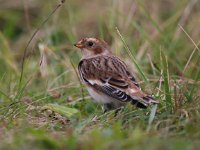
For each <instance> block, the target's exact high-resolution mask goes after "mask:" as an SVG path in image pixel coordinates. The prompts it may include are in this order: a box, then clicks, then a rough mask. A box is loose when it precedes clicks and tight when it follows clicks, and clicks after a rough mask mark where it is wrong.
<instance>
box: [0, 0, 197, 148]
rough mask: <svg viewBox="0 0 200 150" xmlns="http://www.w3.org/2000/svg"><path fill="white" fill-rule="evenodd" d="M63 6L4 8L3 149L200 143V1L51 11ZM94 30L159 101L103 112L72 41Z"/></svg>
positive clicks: (0, 28) (0, 25)
mask: <svg viewBox="0 0 200 150" xmlns="http://www.w3.org/2000/svg"><path fill="white" fill-rule="evenodd" d="M58 4H59V1H50V0H48V1H45V2H41V1H38V0H35V1H31V2H29V1H22V2H21V3H18V2H17V1H14V0H11V1H5V2H2V4H1V6H0V7H1V9H0V85H1V86H0V149H29V148H30V149H97V150H98V149H150V150H151V149H152V150H155V149H164V150H175V149H187V150H190V149H191V150H195V149H198V148H199V147H200V140H199V139H200V121H199V120H200V101H199V100H200V94H199V92H200V90H199V89H200V69H199V65H200V57H199V56H200V52H199V44H198V43H199V35H200V29H199V23H200V20H199V15H200V11H199V7H200V3H199V1H197V0H183V1H172V0H168V1H164V2H163V1H156V0H154V1H151V2H149V1H145V0H141V1H139V0H137V1H131V0H127V1H120V0H113V1H106V0H102V1H97V0H94V1H88V2H82V1H79V0H77V1H72V0H68V1H66V2H65V3H63V4H62V6H61V7H59V9H58V10H57V11H56V12H55V13H54V14H53V15H52V16H50V17H49V18H48V14H50V13H51V12H52V11H53V10H54V9H55V8H56V6H58ZM47 18H48V20H47V21H45V20H46V19H47ZM43 22H45V23H44V24H43ZM116 27H117V30H116ZM38 28H39V30H38V32H37V34H35V36H34V38H33V40H32V41H31V42H30V44H29V45H28V48H27V49H26V50H27V52H26V55H25V56H26V57H24V58H25V61H24V62H25V63H24V66H23V71H22V68H21V67H22V60H23V55H24V50H25V48H26V46H27V43H28V41H29V39H31V35H33V34H34V32H35V31H37V29H38ZM91 36H92V37H101V38H102V39H105V40H106V41H107V42H108V43H109V45H110V46H111V48H112V50H113V52H114V53H115V54H117V55H118V56H119V57H120V58H122V59H123V60H125V62H126V63H127V64H128V66H129V67H130V68H132V69H133V70H134V72H133V73H134V74H135V75H136V77H137V80H138V82H139V83H140V84H141V87H142V89H143V90H145V91H146V92H147V93H149V94H153V96H154V97H155V98H156V99H157V100H158V101H159V102H160V104H159V105H158V106H157V108H156V107H151V108H148V109H147V110H141V109H136V108H135V107H134V106H131V105H130V104H128V105H127V106H126V107H125V108H123V109H122V110H120V112H119V113H118V115H115V113H114V112H113V111H110V112H108V113H105V114H103V113H102V110H101V106H100V105H98V104H96V103H94V102H93V101H92V99H91V98H90V96H89V95H88V93H87V91H86V88H85V87H84V86H83V85H82V84H81V83H80V80H79V78H78V76H77V72H76V68H77V65H78V62H79V60H80V58H81V54H80V52H79V51H78V50H77V49H76V48H75V47H73V43H74V42H76V41H78V40H79V39H80V38H82V37H91ZM20 77H21V79H20ZM155 111H156V114H155Z"/></svg>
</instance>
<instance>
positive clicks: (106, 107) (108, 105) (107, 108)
mask: <svg viewBox="0 0 200 150" xmlns="http://www.w3.org/2000/svg"><path fill="white" fill-rule="evenodd" d="M112 109H114V106H113V104H112V103H106V104H103V113H106V112H108V111H110V110H112Z"/></svg>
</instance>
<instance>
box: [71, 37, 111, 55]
mask: <svg viewBox="0 0 200 150" xmlns="http://www.w3.org/2000/svg"><path fill="white" fill-rule="evenodd" d="M74 46H76V47H78V48H80V49H81V51H82V53H83V58H90V57H95V56H98V55H107V54H110V53H111V52H110V48H109V46H108V44H107V43H106V42H105V41H103V40H100V39H97V38H83V39H81V40H80V41H79V42H77V43H76V44H74Z"/></svg>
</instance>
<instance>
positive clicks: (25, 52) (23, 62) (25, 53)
mask: <svg viewBox="0 0 200 150" xmlns="http://www.w3.org/2000/svg"><path fill="white" fill-rule="evenodd" d="M64 2H65V0H61V1H60V3H59V4H58V5H57V6H56V7H55V8H54V9H53V11H52V12H51V13H50V14H49V15H48V16H47V18H46V19H45V20H44V21H43V22H42V23H41V24H40V25H39V27H38V28H37V29H36V30H35V32H34V33H33V35H32V36H31V38H30V40H29V41H28V43H27V45H26V47H25V49H24V53H23V57H22V71H21V75H20V79H19V90H20V89H21V82H22V78H23V75H24V65H25V59H26V55H27V52H28V47H29V45H30V43H31V41H32V40H33V38H34V37H35V35H36V34H37V33H38V31H39V30H40V29H41V28H42V27H43V25H44V24H45V23H46V22H47V21H48V20H49V18H50V17H51V16H52V15H53V14H54V13H55V12H56V11H57V9H58V8H60V7H61V6H62V4H63V3H64Z"/></svg>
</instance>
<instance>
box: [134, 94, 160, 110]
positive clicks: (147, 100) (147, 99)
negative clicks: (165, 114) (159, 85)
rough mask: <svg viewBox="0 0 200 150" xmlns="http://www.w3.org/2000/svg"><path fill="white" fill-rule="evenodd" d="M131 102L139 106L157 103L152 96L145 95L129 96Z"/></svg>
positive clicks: (145, 106) (143, 106) (144, 106)
mask: <svg viewBox="0 0 200 150" xmlns="http://www.w3.org/2000/svg"><path fill="white" fill-rule="evenodd" d="M131 103H132V104H133V105H136V106H137V107H139V108H147V107H148V106H149V105H151V104H158V103H159V102H157V101H156V100H155V99H154V98H153V97H152V96H150V95H145V96H143V97H135V96H134V97H131Z"/></svg>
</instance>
